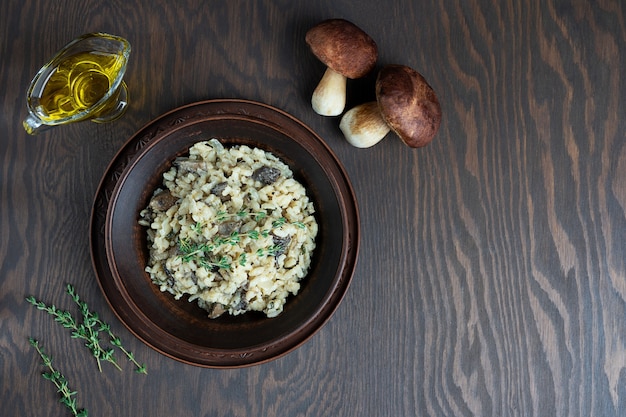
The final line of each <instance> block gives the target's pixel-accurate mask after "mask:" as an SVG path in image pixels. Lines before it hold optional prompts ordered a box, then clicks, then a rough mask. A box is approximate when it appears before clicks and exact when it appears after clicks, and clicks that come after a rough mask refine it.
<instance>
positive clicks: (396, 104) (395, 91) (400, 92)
mask: <svg viewBox="0 0 626 417" xmlns="http://www.w3.org/2000/svg"><path fill="white" fill-rule="evenodd" d="M440 124H441V106H440V105H439V100H438V98H437V95H436V94H435V92H434V91H433V89H432V88H431V86H430V85H428V82H426V80H425V79H424V77H423V76H422V75H421V74H420V73H418V72H417V71H415V70H414V69H412V68H409V67H407V66H405V65H387V66H385V67H383V69H381V70H380V72H379V73H378V76H377V77H376V101H375V102H368V103H364V104H360V105H358V106H356V107H354V108H352V109H350V110H349V111H347V112H346V114H344V116H343V117H342V119H341V122H340V123H339V128H340V129H341V131H342V132H343V134H344V136H345V137H346V140H347V141H348V142H349V143H350V144H351V145H353V146H356V147H357V148H368V147H370V146H373V145H375V144H377V143H378V142H380V141H381V140H382V139H383V138H384V137H385V135H386V134H387V133H388V132H389V131H390V130H393V132H394V133H396V134H397V135H398V136H399V137H400V139H402V141H403V142H404V143H405V144H407V145H408V146H410V147H411V148H419V147H422V146H426V145H428V144H429V143H430V142H431V141H432V140H433V138H434V137H435V135H436V134H437V131H438V130H439V126H440Z"/></svg>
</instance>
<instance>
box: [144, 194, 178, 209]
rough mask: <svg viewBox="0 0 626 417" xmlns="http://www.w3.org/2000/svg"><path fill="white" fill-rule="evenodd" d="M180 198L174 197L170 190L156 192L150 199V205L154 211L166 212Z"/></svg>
mask: <svg viewBox="0 0 626 417" xmlns="http://www.w3.org/2000/svg"><path fill="white" fill-rule="evenodd" d="M176 201H178V198H176V197H174V196H173V195H172V193H171V192H170V191H169V190H165V191H161V192H159V193H158V194H155V195H154V196H153V197H152V199H151V200H150V203H149V206H150V208H151V209H152V210H154V211H159V212H165V211H167V210H169V209H170V207H172V206H173V205H174V204H176Z"/></svg>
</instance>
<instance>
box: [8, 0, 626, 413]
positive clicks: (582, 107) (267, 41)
mask: <svg viewBox="0 0 626 417" xmlns="http://www.w3.org/2000/svg"><path fill="white" fill-rule="evenodd" d="M0 16H2V18H1V19H0V56H2V57H3V59H2V63H1V64H0V85H2V86H3V87H2V88H3V94H2V97H1V99H0V132H2V133H0V259H2V263H1V264H0V400H1V402H2V404H3V407H2V411H1V412H0V414H1V415H2V416H3V417H13V416H22V415H39V416H61V415H67V413H66V410H64V409H63V408H62V407H61V406H60V405H58V403H57V400H56V396H55V392H54V388H53V387H52V385H51V384H50V383H49V382H47V381H44V380H43V379H42V378H41V377H40V376H39V375H38V374H39V372H40V371H41V367H40V366H39V365H38V361H37V357H36V353H35V352H34V351H33V350H32V349H31V348H30V347H29V346H28V341H27V337H28V336H33V337H36V338H39V339H41V341H42V343H43V345H44V347H45V348H46V349H47V351H49V352H50V353H51V354H52V355H53V356H54V360H55V364H57V365H58V367H59V369H61V370H63V372H64V373H65V374H66V376H67V377H68V379H69V381H70V384H71V385H72V386H73V387H74V388H75V389H76V390H77V391H78V401H79V403H80V405H81V406H83V407H86V408H87V409H88V410H89V413H90V415H94V416H96V415H116V416H131V415H132V416H135V415H151V416H170V415H194V416H224V417H226V416H229V417H230V416H257V415H263V416H270V417H271V416H285V415H288V416H307V417H309V416H327V415H333V416H339V417H341V416H346V417H347V416H355V415H359V416H386V415H389V416H413V415H416V416H547V415H549V416H603V417H604V416H607V417H611V416H623V415H626V133H625V132H626V118H625V117H624V109H625V108H626V106H625V104H626V103H625V100H626V79H625V77H626V73H625V72H624V68H625V67H626V12H625V10H624V5H623V4H622V2H620V1H618V0H596V1H593V2H583V1H577V0H551V1H539V0H525V1H513V0H504V1H494V0H491V1H489V0H469V1H464V0H427V1H421V2H414V1H408V0H390V1H387V2H375V1H363V2H361V3H360V5H359V7H356V6H355V4H354V3H353V2H350V1H341V0H334V1H325V0H324V1H318V2H293V1H288V0H273V1H272V0H263V1H257V2H247V1H243V0H235V1H229V2H202V1H195V0H186V1H177V2H170V1H166V0H151V1H147V0H126V1H118V0H110V1H107V2H102V1H97V0H84V1H81V2H75V1H68V0H58V1H52V0H40V1H35V0H21V1H17V0H8V1H3V2H1V3H0ZM330 17H342V18H346V19H348V20H352V21H353V22H355V23H356V24H358V25H359V26H361V27H362V28H363V29H364V30H366V31H367V32H368V33H369V34H370V35H371V36H372V37H373V38H374V39H375V40H376V42H377V43H378V46H379V51H380V56H379V63H378V68H380V67H381V66H382V65H385V64H388V63H395V64H404V65H408V66H411V67H413V68H415V69H417V70H418V71H419V72H421V73H422V74H423V75H424V77H425V78H426V79H427V80H428V81H429V83H430V84H431V86H432V87H433V88H434V90H435V91H436V92H437V93H438V95H439V99H440V102H441V105H442V109H443V114H444V119H443V122H442V127H441V130H440V132H439V134H438V136H437V137H436V138H435V140H434V141H433V143H431V144H430V145H429V146H428V147H426V148H423V149H420V150H410V149H408V148H407V147H406V146H404V145H403V144H402V143H401V141H400V140H399V139H398V138H397V137H395V136H393V135H392V134H390V135H389V136H388V137H387V138H385V139H384V140H383V142H381V143H380V144H378V145H377V146H375V147H373V148H370V149H365V150H357V149H355V148H352V147H350V146H349V145H348V144H347V143H346V142H345V141H344V140H343V138H342V137H341V133H340V131H339V129H338V119H337V118H323V117H320V116H318V115H316V114H314V113H313V112H312V110H311V109H310V104H309V102H310V94H311V92H312V91H313V89H314V87H315V85H316V83H317V81H318V80H319V78H320V77H321V75H322V72H323V66H322V64H321V63H319V62H318V61H317V60H316V59H315V58H314V57H312V56H311V54H310V53H309V51H308V50H307V48H306V44H305V43H304V34H305V33H306V30H308V28H310V27H311V26H313V25H314V24H315V23H317V22H318V21H320V20H322V19H326V18H330ZM91 31H105V32H111V33H115V34H118V35H121V36H125V37H127V38H128V39H129V40H130V42H131V44H132V46H133V52H132V55H131V62H130V65H129V68H128V71H127V75H126V78H125V79H126V82H127V83H128V85H129V88H130V92H131V107H130V109H129V111H128V113H127V114H126V115H125V116H124V117H123V118H122V119H121V120H119V121H117V122H115V123H113V124H107V125H96V124H93V123H86V124H79V125H74V126H68V127H63V128H58V129H54V130H51V131H49V132H46V133H45V134H43V135H41V136H40V137H37V138H33V137H28V136H27V135H26V134H25V133H24V132H23V131H22V127H21V120H22V118H23V117H24V115H25V113H26V109H25V103H24V92H25V90H26V88H27V86H28V83H29V81H30V79H31V78H32V76H33V75H34V73H35V72H36V71H37V69H38V68H39V67H40V66H41V65H42V64H43V63H44V61H45V59H47V58H48V57H49V56H51V55H52V54H53V53H54V52H55V51H56V50H58V49H59V48H60V47H61V46H63V45H64V44H65V43H66V42H67V41H69V40H70V39H72V38H74V37H76V36H78V35H80V34H83V33H85V32H91ZM374 78H375V73H373V74H372V75H370V76H368V77H365V78H364V79H362V80H355V81H351V82H350V83H349V84H348V93H349V95H348V103H349V105H350V106H352V105H355V104H357V103H360V102H362V101H365V100H370V99H372V98H373V82H374ZM222 97H241V98H247V99H253V100H259V101H263V102H266V103H268V104H271V105H275V106H277V107H280V108H282V109H284V110H286V111H288V112H289V113H291V114H293V115H294V116H296V117H298V118H300V119H301V120H303V121H304V122H305V123H307V124H308V125H309V126H311V127H312V128H313V129H314V130H315V131H316V132H318V133H319V134H320V135H321V136H322V137H323V138H324V139H325V140H326V142H327V143H328V144H329V146H330V147H331V148H332V149H333V150H334V151H335V152H336V154H337V156H338V157H339V159H340V160H341V161H342V162H343V164H344V165H345V167H346V170H347V171H348V173H349V175H350V178H351V180H352V182H353V185H354V189H355V192H356V195H357V199H358V201H359V205H360V209H361V220H362V225H361V227H362V246H361V251H360V258H359V264H358V267H357V271H356V273H355V276H354V280H353V283H352V285H351V287H350V289H349V291H348V294H347V296H346V298H345V300H344V302H343V304H342V305H341V306H340V308H339V309H338V311H337V313H336V314H335V315H334V316H333V318H332V319H331V320H330V322H329V323H328V324H327V325H326V326H325V327H324V328H323V329H322V330H321V331H320V332H319V333H318V334H317V335H316V336H314V337H313V338H312V339H311V340H310V341H309V342H308V343H306V344H305V345H304V346H302V347H301V348H299V349H298V350H296V351H295V352H293V353H291V354H289V355H287V356H286V357H284V358H281V359H279V360H276V361H273V362H270V363H268V364H265V365H261V366H256V367H252V368H247V369H241V370H211V369H200V368H195V367H190V366H187V365H183V364H180V363H178V362H176V361H173V360H171V359H168V358H166V357H164V356H162V355H160V354H159V353H157V352H155V351H153V350H151V349H149V348H148V347H147V346H145V345H143V344H142V343H141V342H140V341H139V340H137V339H136V338H134V337H133V336H132V335H131V334H130V333H129V332H128V331H126V329H125V328H124V327H123V325H122V324H121V323H120V322H119V321H117V320H116V318H115V317H114V316H113V313H112V311H111V310H110V309H109V308H108V306H107V305H106V302H105V300H104V298H103V296H102V294H101V293H100V291H99V288H98V285H97V283H96V281H95V276H94V274H93V271H92V267H91V262H90V255H89V246H88V242H89V237H88V235H87V233H88V229H89V227H88V226H89V216H90V211H91V204H92V199H93V195H94V193H95V190H96V188H97V185H98V182H99V181H100V178H101V176H102V174H103V172H104V171H105V169H106V167H107V164H108V163H109V161H110V160H111V159H112V158H113V156H114V155H115V153H116V151H117V149H119V147H121V146H122V144H123V143H124V142H125V141H126V140H127V138H129V137H130V136H131V135H132V134H133V132H135V131H136V130H138V129H139V128H140V127H141V126H143V125H144V124H145V123H147V122H148V121H150V120H151V119H153V118H155V117H157V116H158V115H160V114H162V113H163V112H165V111H168V110H170V109H173V108H175V107H177V106H180V105H184V104H188V103H191V102H194V101H197V100H203V99H209V98H222ZM66 282H72V283H73V284H75V286H76V288H77V290H78V291H79V293H80V294H81V295H82V296H83V298H84V299H86V300H87V301H88V302H89V303H90V305H92V307H93V308H94V309H95V310H97V311H98V312H99V313H100V314H101V315H102V316H103V318H104V319H106V320H107V321H109V322H110V323H111V324H112V326H113V328H114V330H115V331H116V332H117V333H119V334H120V336H121V337H122V339H123V341H124V343H125V345H126V346H127V347H128V348H129V349H130V350H132V351H133V352H135V354H136V355H137V357H138V358H140V360H142V361H144V362H146V364H147V366H148V371H149V375H148V376H142V375H136V374H134V373H133V372H132V367H131V366H130V364H126V363H125V364H123V365H124V366H123V368H124V370H123V372H118V371H116V370H114V369H112V368H110V367H109V368H107V367H105V368H104V371H103V372H102V374H99V373H98V372H97V370H96V367H95V364H94V362H93V359H92V358H91V357H90V355H89V353H88V352H87V351H86V350H85V349H84V348H83V347H82V346H81V343H80V342H79V341H77V340H72V339H70V337H69V334H68V332H67V331H66V330H64V329H61V328H60V327H59V326H57V325H56V324H55V323H53V322H52V320H51V318H50V317H47V316H45V315H44V314H43V313H41V312H39V311H35V310H34V309H33V308H32V307H30V306H29V305H28V304H27V303H25V301H24V297H25V296H26V295H29V294H33V295H35V296H37V297H40V298H42V299H44V300H46V301H48V302H53V303H56V304H57V305H59V306H60V307H64V308H70V307H71V302H70V300H69V299H68V298H67V297H66V296H65V295H64V293H63V285H64V284H65V283H66Z"/></svg>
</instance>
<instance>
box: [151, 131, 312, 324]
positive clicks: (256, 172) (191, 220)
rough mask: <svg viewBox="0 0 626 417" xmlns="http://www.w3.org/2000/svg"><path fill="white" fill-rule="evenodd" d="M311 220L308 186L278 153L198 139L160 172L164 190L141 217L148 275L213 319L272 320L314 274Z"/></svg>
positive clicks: (160, 190)
mask: <svg viewBox="0 0 626 417" xmlns="http://www.w3.org/2000/svg"><path fill="white" fill-rule="evenodd" d="M264 174H265V176H264ZM276 177H277V178H276ZM272 181H273V182H272ZM313 213H314V207H313V203H312V201H310V200H309V198H308V197H307V195H306V190H305V188H304V187H303V185H302V184H300V183H299V182H298V181H296V180H295V179H294V178H293V173H292V171H291V170H290V169H289V167H288V166H287V165H286V164H285V163H283V162H282V161H280V160H279V159H278V158H277V157H276V156H275V155H273V154H271V153H269V152H265V151H263V150H261V149H258V148H250V147H248V146H245V145H241V146H232V147H224V146H223V145H222V144H221V143H220V142H219V141H218V140H217V139H211V140H209V141H203V142H198V143H196V144H195V145H194V146H192V147H191V148H190V149H189V156H188V157H181V158H177V159H176V160H175V161H174V164H173V166H172V168H171V169H169V170H168V171H167V172H165V173H164V174H163V188H159V189H157V190H156V191H155V193H154V196H153V198H152V200H151V202H150V205H149V206H148V207H146V208H145V209H144V210H142V211H141V214H140V217H141V219H140V220H139V223H140V224H141V225H143V226H146V227H147V238H148V244H149V249H150V259H149V262H148V266H147V267H146V271H147V272H148V273H149V275H150V277H151V279H152V282H153V283H154V284H156V285H158V286H159V288H160V290H161V291H167V292H170V293H171V294H173V295H174V297H175V298H176V299H180V298H181V297H183V296H185V295H188V296H189V301H194V300H195V301H196V302H197V303H198V305H199V306H200V307H202V308H204V309H206V310H207V311H208V312H209V317H217V316H219V315H220V314H221V313H222V312H225V311H226V312H228V313H230V314H232V315H238V314H242V313H245V312H247V311H262V312H263V313H265V314H266V315H267V317H275V316H277V315H278V314H280V313H281V312H282V311H283V307H284V304H285V301H286V300H287V297H288V296H289V295H290V294H293V295H296V294H297V293H298V291H299V289H300V281H301V280H302V278H303V277H304V276H305V275H306V274H307V272H308V270H309V267H310V263H311V255H312V253H313V250H314V248H315V237H316V235H317V228H318V226H317V222H316V220H315V218H314V216H313ZM257 235H258V236H257Z"/></svg>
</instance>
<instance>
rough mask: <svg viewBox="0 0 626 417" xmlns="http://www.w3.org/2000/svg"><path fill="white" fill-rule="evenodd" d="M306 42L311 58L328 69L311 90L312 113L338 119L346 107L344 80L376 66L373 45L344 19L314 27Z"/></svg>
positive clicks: (365, 35)
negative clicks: (313, 57) (320, 62)
mask: <svg viewBox="0 0 626 417" xmlns="http://www.w3.org/2000/svg"><path fill="white" fill-rule="evenodd" d="M305 41H306V43H307V45H309V48H311V52H313V55H315V56H316V57H317V58H318V59H319V60H320V61H322V62H323V63H324V65H326V67H327V68H326V71H325V72H324V76H323V77H322V79H321V81H320V82H319V84H318V85H317V87H316V88H315V91H313V96H312V98H311V105H312V107H313V110H314V111H315V112H316V113H317V114H320V115H322V116H338V115H340V114H341V113H342V112H343V109H344V108H345V106H346V83H347V78H350V79H355V78H361V77H363V76H365V75H367V73H369V72H370V71H371V70H372V69H373V68H374V65H376V60H377V59H378V47H377V46H376V42H374V40H373V39H372V38H371V37H370V36H369V35H368V34H367V33H365V32H364V31H363V30H362V29H360V28H359V27H358V26H356V25H355V24H354V23H352V22H349V21H347V20H344V19H329V20H325V21H323V22H321V23H319V24H317V25H316V26H314V27H312V28H311V29H309V31H308V32H307V33H306V36H305Z"/></svg>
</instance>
